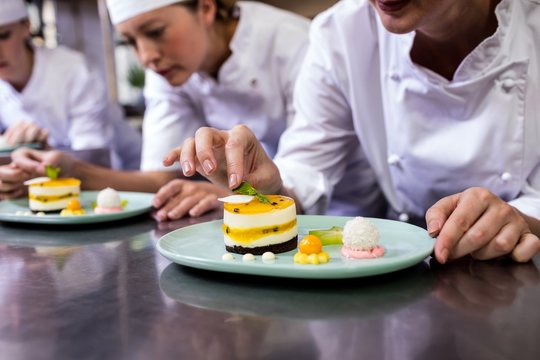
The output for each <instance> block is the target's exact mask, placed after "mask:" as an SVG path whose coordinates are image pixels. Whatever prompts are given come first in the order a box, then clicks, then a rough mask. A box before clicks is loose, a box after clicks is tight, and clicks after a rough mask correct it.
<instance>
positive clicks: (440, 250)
mask: <svg viewBox="0 0 540 360" xmlns="http://www.w3.org/2000/svg"><path fill="white" fill-rule="evenodd" d="M486 208H487V204H486V201H480V200H479V199H478V196H475V194H466V193H465V192H464V193H461V194H456V195H453V196H450V197H448V198H446V199H442V200H441V201H439V202H437V203H436V204H435V205H434V206H433V208H432V209H430V210H428V213H429V214H430V215H429V216H430V217H429V218H428V216H427V215H426V220H428V221H430V222H431V223H432V224H433V222H437V223H440V224H441V226H442V228H441V229H440V230H439V235H438V237H437V242H436V243H435V256H436V258H437V260H438V261H439V262H441V263H443V264H444V263H445V262H446V261H447V260H448V259H449V258H456V257H459V256H463V255H464V254H468V253H470V252H471V251H472V250H475V248H474V247H470V246H469V242H467V241H465V242H464V243H463V244H461V243H460V240H461V239H462V237H463V236H464V235H465V233H466V232H467V231H468V230H469V229H470V228H471V227H472V225H473V224H475V223H476V222H477V220H478V218H480V216H481V215H482V214H483V213H484V212H485V210H486ZM433 214H434V215H433ZM437 214H439V215H438V217H437ZM445 217H446V221H443V219H444V218H445ZM428 224H429V222H428ZM481 229H482V227H481V226H480V228H479V229H478V232H479V231H481ZM475 231H476V230H475ZM471 236H472V237H476V236H477V232H473V233H472V234H471ZM474 241H477V239H476V238H475V240H474ZM482 245H483V244H482Z"/></svg>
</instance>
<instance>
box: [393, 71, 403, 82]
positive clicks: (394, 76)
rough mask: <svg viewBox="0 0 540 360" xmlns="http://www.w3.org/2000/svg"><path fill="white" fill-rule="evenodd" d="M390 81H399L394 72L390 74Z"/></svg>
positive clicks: (399, 78)
mask: <svg viewBox="0 0 540 360" xmlns="http://www.w3.org/2000/svg"><path fill="white" fill-rule="evenodd" d="M390 79H391V80H393V81H399V80H401V76H399V74H398V73H397V72H394V73H391V74H390Z"/></svg>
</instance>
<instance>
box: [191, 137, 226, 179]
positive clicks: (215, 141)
mask: <svg viewBox="0 0 540 360" xmlns="http://www.w3.org/2000/svg"><path fill="white" fill-rule="evenodd" d="M226 141H227V134H226V132H220V131H218V130H216V129H211V128H200V129H199V130H197V132H196V133H195V153H196V157H197V161H198V162H199V163H200V164H201V166H202V170H203V174H204V175H212V173H213V172H214V171H215V170H216V169H217V165H218V161H217V159H216V153H215V152H221V154H219V155H220V158H224V156H225V154H224V153H223V145H224V144H225V142H226ZM188 155H189V156H192V154H191V153H190V154H188ZM182 160H183V161H184V160H189V161H190V166H192V167H194V165H195V162H193V161H191V159H187V158H183V159H182Z"/></svg>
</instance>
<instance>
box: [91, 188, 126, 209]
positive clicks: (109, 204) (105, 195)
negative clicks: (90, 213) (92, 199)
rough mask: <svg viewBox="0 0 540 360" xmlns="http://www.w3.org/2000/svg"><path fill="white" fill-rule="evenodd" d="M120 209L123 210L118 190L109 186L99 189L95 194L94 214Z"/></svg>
mask: <svg viewBox="0 0 540 360" xmlns="http://www.w3.org/2000/svg"><path fill="white" fill-rule="evenodd" d="M120 211H124V207H123V206H122V199H121V198H120V194H118V191H116V190H114V189H112V188H109V187H108V188H105V189H103V190H101V191H100V192H99V194H98V196H97V201H96V207H95V208H94V212H95V213H96V214H110V213H115V212H120Z"/></svg>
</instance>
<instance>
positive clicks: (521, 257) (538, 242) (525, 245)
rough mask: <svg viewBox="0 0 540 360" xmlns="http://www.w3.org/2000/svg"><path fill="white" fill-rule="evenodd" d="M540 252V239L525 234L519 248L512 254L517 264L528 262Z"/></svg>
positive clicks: (521, 238) (520, 240)
mask: <svg viewBox="0 0 540 360" xmlns="http://www.w3.org/2000/svg"><path fill="white" fill-rule="evenodd" d="M539 252H540V239H539V238H538V237H537V236H536V235H534V234H531V233H526V234H523V235H522V236H521V237H520V239H519V242H518V244H517V246H516V247H515V248H514V250H513V251H512V253H511V257H512V259H514V261H517V262H522V263H524V262H527V261H529V260H531V259H532V258H533V256H535V255H536V254H538V253H539Z"/></svg>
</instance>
